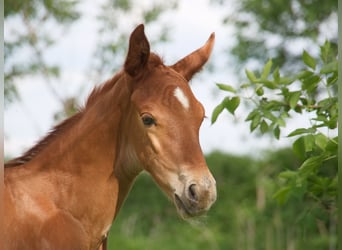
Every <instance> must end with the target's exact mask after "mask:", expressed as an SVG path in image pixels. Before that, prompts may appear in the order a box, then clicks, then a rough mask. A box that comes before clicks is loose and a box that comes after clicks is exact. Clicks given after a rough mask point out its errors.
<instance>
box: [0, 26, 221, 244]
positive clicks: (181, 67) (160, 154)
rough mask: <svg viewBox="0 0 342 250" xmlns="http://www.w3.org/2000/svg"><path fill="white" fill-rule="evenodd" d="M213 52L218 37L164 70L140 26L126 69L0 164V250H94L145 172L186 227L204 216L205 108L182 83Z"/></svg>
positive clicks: (209, 184) (207, 182) (208, 185)
mask: <svg viewBox="0 0 342 250" xmlns="http://www.w3.org/2000/svg"><path fill="white" fill-rule="evenodd" d="M213 44H214V34H212V35H211V36H210V38H209V40H208V41H207V43H206V44H205V45H204V46H203V47H201V48H200V49H198V50H196V51H194V52H193V53H191V54H189V55H188V56H186V57H184V58H183V59H181V60H180V61H178V62H177V63H176V64H174V65H172V66H165V65H164V64H163V62H162V60H161V59H160V58H159V57H158V56H157V55H156V54H154V53H150V45H149V42H148V40H147V38H146V36H145V33H144V26H143V25H139V26H138V27H137V28H136V29H135V30H134V31H133V33H132V34H131V36H130V40H129V49H128V53H127V57H126V60H125V63H124V67H123V70H122V71H120V72H119V73H117V74H116V75H115V76H114V77H113V78H112V79H110V80H109V81H107V82H105V83H104V84H102V85H101V86H100V87H96V88H95V89H94V90H93V91H92V93H91V94H90V96H89V98H88V100H87V102H86V104H85V107H84V108H83V109H82V110H80V111H79V112H78V113H77V114H75V115H74V116H72V117H70V118H69V119H67V120H65V121H64V122H62V123H61V124H59V125H58V126H56V127H55V128H54V129H53V130H52V132H50V134H48V135H47V136H46V137H45V138H43V139H42V140H41V141H40V142H38V143H37V144H36V145H35V146H34V147H32V148H31V149H30V150H28V151H27V152H26V153H25V154H23V155H22V156H21V157H18V158H16V159H13V160H11V161H9V162H8V163H7V164H6V165H5V169H4V181H5V188H4V213H5V214H4V229H5V230H4V231H5V232H4V239H5V244H4V248H2V249H6V250H12V249H20V250H23V249H44V250H45V249H56V250H61V249H70V250H75V249H98V248H99V247H101V244H102V243H103V240H104V239H105V238H106V235H107V233H108V231H109V229H110V227H111V224H112V222H113V220H114V219H115V217H116V215H117V213H118V211H119V209H120V207H121V206H122V204H123V202H124V200H125V197H126V196H127V194H128V192H129V190H130V188H131V185H132V184H133V182H134V179H135V178H136V176H137V175H138V174H139V173H140V172H141V171H143V170H145V171H147V172H148V173H149V174H150V175H151V176H152V178H153V179H154V181H155V182H156V183H157V184H158V186H159V187H160V188H161V189H162V190H163V191H164V192H165V194H166V195H167V196H168V197H169V198H170V199H171V200H172V201H173V202H174V204H175V206H176V208H177V211H178V213H179V214H180V216H182V217H183V218H189V217H193V216H197V215H200V214H203V213H205V212H206V211H208V209H209V208H210V206H211V205H212V204H213V203H214V201H215V200H216V184H215V180H214V178H213V176H212V175H211V173H210V171H209V169H208V167H207V165H206V162H205V159H204V157H203V153H202V151H201V148H200V145H199V139H198V135H199V128H200V125H201V123H202V120H203V118H204V109H203V106H202V105H201V104H200V103H199V102H198V101H197V100H196V98H195V97H194V95H193V93H192V91H191V90H190V87H189V84H188V81H190V79H191V78H192V76H193V75H194V74H195V73H196V72H198V71H199V70H200V69H201V68H202V66H203V65H204V64H205V62H206V61H207V60H208V58H209V55H210V53H211V50H212V47H213Z"/></svg>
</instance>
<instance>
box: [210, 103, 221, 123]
mask: <svg viewBox="0 0 342 250" xmlns="http://www.w3.org/2000/svg"><path fill="white" fill-rule="evenodd" d="M223 110H224V105H223V103H220V104H219V105H217V106H216V108H215V109H214V111H213V114H212V116H211V124H214V123H215V122H216V120H217V118H218V116H219V115H220V114H221V113H222V111H223Z"/></svg>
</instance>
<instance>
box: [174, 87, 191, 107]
mask: <svg viewBox="0 0 342 250" xmlns="http://www.w3.org/2000/svg"><path fill="white" fill-rule="evenodd" d="M173 94H174V96H175V97H176V98H177V100H178V101H179V102H180V103H181V104H182V105H183V107H184V108H185V109H188V108H189V99H188V98H187V97H186V96H185V94H184V92H183V90H181V89H180V88H179V87H177V88H175V91H174V92H173Z"/></svg>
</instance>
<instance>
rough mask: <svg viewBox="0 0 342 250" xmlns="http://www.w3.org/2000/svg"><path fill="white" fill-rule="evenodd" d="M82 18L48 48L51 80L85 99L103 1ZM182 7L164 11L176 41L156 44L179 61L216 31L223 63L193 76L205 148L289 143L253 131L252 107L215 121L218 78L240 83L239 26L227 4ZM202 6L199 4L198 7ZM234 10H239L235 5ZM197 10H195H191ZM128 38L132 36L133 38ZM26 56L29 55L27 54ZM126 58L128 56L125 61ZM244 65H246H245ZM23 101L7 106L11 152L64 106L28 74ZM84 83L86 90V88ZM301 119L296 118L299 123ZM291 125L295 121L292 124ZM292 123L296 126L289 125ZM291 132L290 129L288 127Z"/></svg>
mask: <svg viewBox="0 0 342 250" xmlns="http://www.w3.org/2000/svg"><path fill="white" fill-rule="evenodd" d="M80 2H81V4H80V6H79V8H80V10H81V12H82V18H81V19H80V20H79V21H77V22H76V23H75V24H73V25H72V26H71V27H70V28H69V29H68V30H67V31H66V33H62V34H61V36H60V37H59V38H58V40H57V43H56V44H55V45H54V46H53V47H52V48H51V49H49V51H47V52H46V58H48V61H49V62H51V63H56V64H58V65H60V66H61V72H62V75H61V78H59V79H58V80H57V81H55V80H51V84H52V85H53V86H54V88H55V89H56V91H57V92H58V93H59V95H61V96H63V97H67V96H73V95H76V96H79V98H80V100H83V101H81V103H84V100H85V99H86V96H87V94H88V93H89V92H90V91H91V89H92V88H93V87H94V86H95V83H93V82H91V81H90V80H89V77H88V76H87V74H86V72H87V69H88V67H89V65H90V64H89V62H91V60H92V57H93V53H94V49H95V48H96V41H97V37H96V34H97V29H98V27H99V26H98V23H97V20H96V15H97V14H98V13H97V12H96V11H97V10H99V8H98V6H100V4H101V2H103V0H102V1H92V0H86V1H80ZM179 2H180V3H179V6H178V9H177V10H176V11H172V12H169V13H167V14H166V15H164V16H163V17H162V20H161V21H163V22H170V23H172V32H171V39H170V42H168V43H167V44H163V45H158V46H156V47H152V48H151V49H152V51H156V52H157V53H158V54H160V55H162V57H163V58H164V61H165V62H166V64H173V63H174V62H176V61H177V60H178V59H180V58H182V57H183V56H185V55H187V54H189V53H190V52H192V51H193V50H195V49H197V48H199V47H200V46H202V45H203V44H204V43H205V41H206V40H207V39H208V37H209V35H210V34H211V33H212V32H215V34H216V42H215V47H214V50H213V55H212V57H211V60H212V61H215V65H218V67H217V69H216V70H215V72H209V71H208V70H206V68H204V70H203V71H202V72H200V73H199V74H198V75H197V76H196V77H195V79H193V80H192V82H191V87H192V90H193V92H194V94H195V96H196V97H197V99H198V100H199V101H200V102H201V103H202V104H203V105H204V107H205V110H206V116H207V117H208V119H206V120H205V121H204V123H203V124H202V127H201V130H200V143H201V146H202V148H203V151H204V152H205V153H209V152H211V151H213V150H221V151H224V152H229V153H233V154H257V153H256V152H260V151H262V150H263V149H267V148H275V147H282V146H284V145H287V144H288V143H289V140H288V139H287V138H285V136H283V137H282V138H281V140H280V141H275V140H274V139H271V138H270V137H267V136H266V137H262V138H261V137H256V136H254V135H252V134H250V132H249V124H248V123H246V122H244V119H245V117H246V112H242V111H239V109H238V110H237V114H236V116H235V117H233V116H232V115H229V114H228V113H225V114H223V115H222V116H221V117H219V119H218V121H217V122H216V123H215V124H213V125H211V122H210V117H211V114H212V110H213V109H214V108H215V106H216V105H217V104H219V102H220V101H221V100H222V99H223V98H224V93H221V92H219V91H218V90H217V88H216V86H215V83H227V84H234V83H237V81H238V80H237V77H236V75H235V73H234V71H233V67H230V65H229V64H228V61H227V60H226V58H225V56H226V53H225V56H222V53H223V52H224V51H225V50H226V48H227V46H230V45H231V44H232V43H233V42H234V40H233V29H231V28H229V27H227V26H223V25H222V22H221V20H222V18H223V16H224V15H225V14H227V11H228V10H226V9H223V8H219V7H213V6H209V4H208V2H209V0H208V1H206V0H190V1H179ZM194 6H196V8H194ZM229 11H233V10H229ZM189 13H191V15H190V14H189ZM15 25H17V24H16V22H15V21H13V22H11V23H7V24H5V37H6V35H9V34H10V32H9V31H10V29H11V26H15ZM145 32H146V34H147V37H153V35H154V34H153V32H154V31H153V29H151V30H149V29H147V28H146V29H145ZM127 42H128V41H127ZM22 56H25V55H24V54H23V55H22ZM123 62H124V58H122V63H123ZM242 70H243V69H242ZM17 88H18V91H19V94H20V96H21V101H20V102H16V103H14V104H12V105H10V106H9V107H8V108H6V110H5V112H4V132H5V143H4V148H5V155H7V156H16V155H18V154H20V153H22V152H23V151H25V150H26V149H28V148H29V147H31V146H33V145H34V143H35V142H36V141H38V140H39V138H41V137H42V136H44V135H45V134H46V133H47V132H48V131H49V130H50V129H51V128H52V126H53V125H54V122H53V114H54V113H55V112H56V111H58V110H60V109H61V108H60V104H59V102H58V100H56V98H55V97H54V96H53V95H52V94H51V91H50V90H49V88H48V87H47V84H46V82H45V80H44V79H42V78H41V77H27V78H23V79H22V81H21V82H20V84H17ZM80 89H82V91H80ZM298 122H302V121H296V124H297V125H298ZM290 127H291V126H290ZM289 129H290V128H289ZM284 134H286V133H284Z"/></svg>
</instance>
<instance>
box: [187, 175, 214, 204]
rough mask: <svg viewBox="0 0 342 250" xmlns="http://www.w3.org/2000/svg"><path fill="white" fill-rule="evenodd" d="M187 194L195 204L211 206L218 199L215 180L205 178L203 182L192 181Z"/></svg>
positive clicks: (190, 201) (191, 202)
mask: <svg viewBox="0 0 342 250" xmlns="http://www.w3.org/2000/svg"><path fill="white" fill-rule="evenodd" d="M185 195H186V198H187V199H188V202H189V203H190V204H192V205H193V206H199V207H203V208H204V207H207V206H208V207H209V206H210V205H211V204H212V203H213V202H214V201H215V200H216V185H215V180H213V179H211V178H203V180H202V181H201V182H192V183H190V184H189V185H188V187H187V189H186V192H185Z"/></svg>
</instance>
